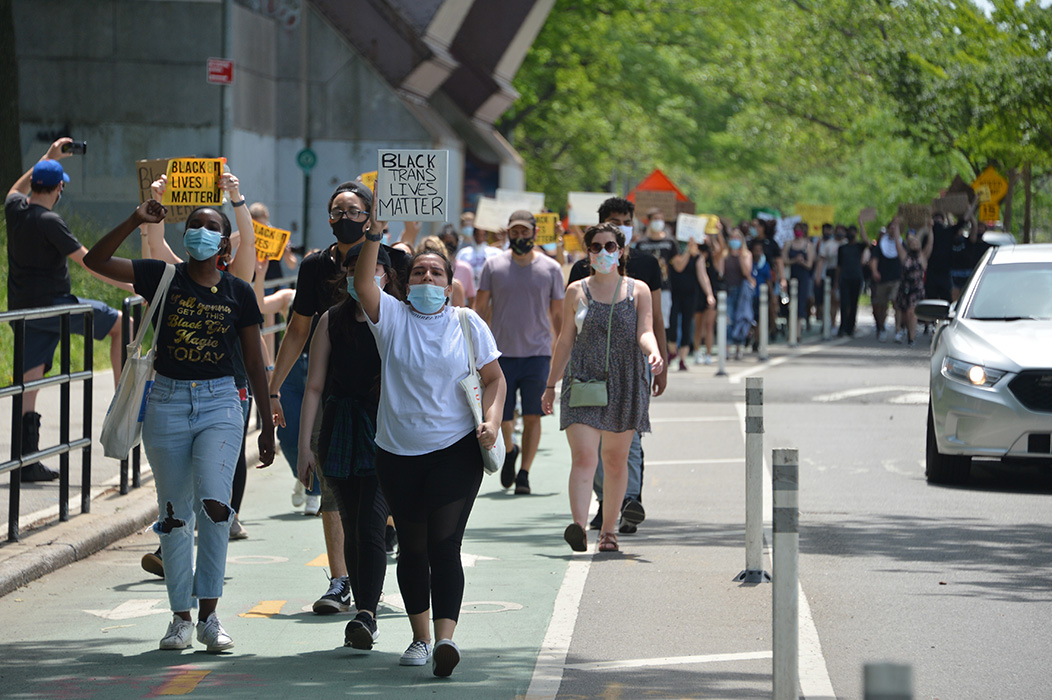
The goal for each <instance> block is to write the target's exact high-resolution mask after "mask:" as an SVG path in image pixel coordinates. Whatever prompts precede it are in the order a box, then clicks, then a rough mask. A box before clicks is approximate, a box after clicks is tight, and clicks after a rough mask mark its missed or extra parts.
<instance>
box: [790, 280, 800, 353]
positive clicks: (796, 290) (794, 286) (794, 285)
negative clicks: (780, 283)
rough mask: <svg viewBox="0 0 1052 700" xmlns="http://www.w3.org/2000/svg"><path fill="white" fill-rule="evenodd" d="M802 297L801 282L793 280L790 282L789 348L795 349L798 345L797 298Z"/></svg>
mask: <svg viewBox="0 0 1052 700" xmlns="http://www.w3.org/2000/svg"><path fill="white" fill-rule="evenodd" d="M798 296H800V280H797V279H791V280H789V347H791V348H795V347H796V345H797V337H796V333H797V328H796V325H797V323H796V321H797V313H796V310H797V306H796V298H797V297H798Z"/></svg>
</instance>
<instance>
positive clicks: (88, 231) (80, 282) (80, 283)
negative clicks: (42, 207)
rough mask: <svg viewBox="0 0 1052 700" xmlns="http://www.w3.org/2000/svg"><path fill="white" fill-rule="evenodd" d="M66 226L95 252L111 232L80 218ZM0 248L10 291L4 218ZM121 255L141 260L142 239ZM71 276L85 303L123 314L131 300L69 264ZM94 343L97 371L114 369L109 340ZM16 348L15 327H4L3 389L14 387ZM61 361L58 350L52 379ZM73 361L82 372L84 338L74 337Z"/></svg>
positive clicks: (0, 304) (3, 303)
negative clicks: (97, 303) (96, 245)
mask: <svg viewBox="0 0 1052 700" xmlns="http://www.w3.org/2000/svg"><path fill="white" fill-rule="evenodd" d="M63 218H65V217H63ZM66 223H67V224H68V225H69V228H70V230H71V231H72V232H73V235H74V236H76V237H77V240H79V241H80V242H81V243H82V244H83V245H84V246H85V247H87V248H91V246H92V245H93V244H94V243H95V242H96V241H98V240H99V239H100V238H102V237H103V236H104V235H106V234H107V233H108V232H109V229H104V228H103V227H102V226H101V225H99V224H97V223H95V222H92V221H89V220H86V219H84V218H82V217H79V216H71V217H69V218H66ZM0 245H2V246H3V249H4V251H5V256H4V261H5V264H3V265H0V287H2V288H3V289H5V290H6V289H7V282H8V273H9V270H8V265H7V264H6V261H7V256H6V251H7V222H6V221H5V220H4V219H2V218H0ZM117 255H119V256H121V257H126V258H138V257H139V241H138V236H136V235H134V234H133V235H132V236H129V237H128V240H126V241H125V242H124V243H123V244H122V245H121V247H120V248H119V249H118V251H117ZM69 276H70V281H71V283H72V291H73V294H75V295H76V296H78V297H81V298H84V299H98V300H99V301H102V302H104V303H106V304H108V305H109V306H111V307H113V308H115V309H117V310H120V308H121V303H122V302H123V301H124V299H125V298H126V297H128V296H130V295H129V294H128V293H127V292H125V291H124V290H123V289H118V288H117V287H114V286H112V285H110V284H107V283H105V282H103V281H102V280H99V279H96V278H95V277H92V276H91V275H90V274H89V273H88V271H87V270H85V269H84V268H82V267H81V266H80V265H78V264H77V263H75V262H72V261H69ZM0 310H2V311H7V310H8V308H7V294H6V293H5V294H4V295H3V298H2V299H0ZM93 343H94V348H93V353H94V358H93V359H94V362H93V367H94V369H95V370H107V369H110V347H109V340H101V341H98V340H96V341H93ZM14 346H15V337H14V332H13V331H12V329H11V326H10V325H9V324H7V323H4V324H0V348H2V349H3V350H2V352H0V386H10V385H11V382H12V378H13V377H14ZM59 358H60V352H59V351H58V350H56V351H55V360H54V364H53V365H52V368H51V372H50V373H49V375H48V376H51V375H54V374H57V373H58V370H59ZM70 360H71V366H72V367H73V368H74V369H80V368H81V367H83V366H84V337H83V336H80V335H74V336H73V337H72V339H71V342H70Z"/></svg>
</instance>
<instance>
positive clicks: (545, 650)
mask: <svg viewBox="0 0 1052 700" xmlns="http://www.w3.org/2000/svg"><path fill="white" fill-rule="evenodd" d="M591 562H592V558H591V557H590V556H589V557H574V558H573V559H572V560H571V561H570V564H569V566H567V567H566V575H565V576H563V582H562V585H561V586H559V592H558V594H556V596H555V608H554V609H553V610H552V619H551V621H550V622H549V623H548V631H547V632H545V634H544V641H543V642H542V643H541V650H540V653H539V654H538V655H537V663H536V665H534V667H533V677H532V678H531V679H530V687H529V689H528V690H527V691H526V700H555V696H556V695H558V694H559V685H560V684H561V683H562V680H563V668H564V667H565V665H566V654H567V652H568V651H569V650H570V642H571V641H572V640H573V630H574V626H575V625H576V624H577V610H578V608H579V607H580V605H581V596H582V595H583V594H584V584H585V581H586V580H587V579H588V568H589V566H590V565H591Z"/></svg>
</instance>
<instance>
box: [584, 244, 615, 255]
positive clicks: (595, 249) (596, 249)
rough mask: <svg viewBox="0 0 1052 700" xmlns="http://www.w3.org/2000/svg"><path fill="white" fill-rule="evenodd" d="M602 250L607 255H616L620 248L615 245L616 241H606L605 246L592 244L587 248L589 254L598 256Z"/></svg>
mask: <svg viewBox="0 0 1052 700" xmlns="http://www.w3.org/2000/svg"><path fill="white" fill-rule="evenodd" d="M604 250H605V251H606V252H608V253H616V252H617V251H619V250H621V246H619V245H618V244H617V241H607V242H606V245H603V244H602V243H593V244H592V245H590V246H588V252H589V253H595V254H597V255H598V254H599V253H601V252H603V251H604Z"/></svg>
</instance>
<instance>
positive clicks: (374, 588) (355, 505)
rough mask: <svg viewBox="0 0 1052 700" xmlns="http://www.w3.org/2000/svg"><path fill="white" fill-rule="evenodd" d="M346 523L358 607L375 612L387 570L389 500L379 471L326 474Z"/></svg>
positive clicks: (345, 551)
mask: <svg viewBox="0 0 1052 700" xmlns="http://www.w3.org/2000/svg"><path fill="white" fill-rule="evenodd" d="M325 481H326V482H327V483H328V484H329V488H330V489H332V492H333V495H335V497H336V505H337V506H338V507H339V509H340V521H341V522H342V523H343V558H344V560H345V561H346V562H347V574H348V576H350V579H351V593H352V594H353V595H354V607H355V609H357V610H359V611H361V610H368V611H369V612H372V613H375V612H376V606H377V604H378V603H379V602H380V594H381V593H382V592H383V586H384V574H386V573H387V547H386V546H385V539H384V537H385V535H386V534H387V502H386V501H384V497H383V494H382V493H381V492H380V482H379V481H378V480H377V478H376V475H375V474H372V475H369V476H354V475H353V474H352V475H351V476H349V477H347V478H346V479H336V478H333V477H331V476H327V477H325Z"/></svg>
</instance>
